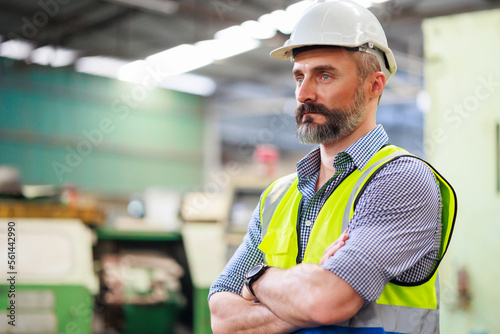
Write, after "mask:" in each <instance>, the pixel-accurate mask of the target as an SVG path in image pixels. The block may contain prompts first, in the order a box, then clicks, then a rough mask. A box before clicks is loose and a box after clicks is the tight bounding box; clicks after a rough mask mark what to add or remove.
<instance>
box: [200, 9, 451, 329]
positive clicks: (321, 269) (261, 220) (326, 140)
mask: <svg viewBox="0 0 500 334" xmlns="http://www.w3.org/2000/svg"><path fill="white" fill-rule="evenodd" d="M271 55H272V56H273V57H275V58H278V59H285V58H288V57H292V60H293V76H294V78H295V81H296V99H297V102H298V108H297V111H296V120H297V136H298V138H299V139H300V140H301V141H302V142H304V143H309V144H311V143H317V144H320V145H319V147H318V148H317V149H315V150H313V151H312V152H311V153H309V154H308V155H307V156H306V157H304V158H303V159H302V160H301V161H300V162H299V163H298V164H297V174H293V175H290V176H287V177H284V178H280V179H278V180H277V181H275V182H274V183H273V184H271V185H270V186H269V188H268V189H266V191H264V193H263V194H262V196H261V201H260V203H259V205H258V206H257V208H256V210H255V211H254V214H253V217H252V220H251V221H250V224H249V227H248V233H247V234H246V236H245V238H244V241H243V243H242V245H241V246H240V247H239V248H238V250H237V251H236V253H235V255H234V256H233V258H232V259H231V260H230V262H229V263H228V264H227V266H226V268H225V269H224V271H223V273H222V274H221V276H220V277H219V278H218V280H217V281H216V282H214V284H213V285H212V287H211V291H210V297H209V298H210V299H209V305H210V310H211V315H212V329H213V331H214V333H290V332H298V333H437V332H439V324H438V297H437V296H438V292H437V280H436V275H437V274H436V270H437V266H438V264H439V262H440V260H441V258H442V257H443V255H444V253H445V251H446V248H447V244H448V242H449V238H450V236H451V231H452V227H453V223H454V217H455V211H456V210H455V208H456V205H455V195H454V192H453V190H452V189H451V187H450V186H449V185H448V183H447V182H446V181H445V180H444V179H443V178H442V177H441V176H440V175H439V174H438V173H437V172H436V171H435V170H434V169H433V168H432V167H430V166H429V165H428V164H426V163H425V162H423V161H422V160H420V159H418V158H416V157H414V156H411V155H409V154H408V153H407V152H406V151H404V150H402V149H400V148H397V147H395V146H392V145H387V142H388V138H387V135H386V133H385V131H384V130H383V128H382V126H380V125H378V126H377V125H376V121H375V113H376V109H377V105H378V101H379V99H380V96H381V94H382V92H383V89H384V87H385V83H386V80H387V79H388V78H389V76H390V75H392V74H394V72H395V71H396V63H395V60H394V56H393V54H392V52H391V50H390V49H389V48H388V46H387V41H386V38H385V34H384V32H383V30H382V27H381V26H380V24H379V22H378V21H377V19H376V18H375V17H374V16H373V14H371V13H370V12H369V11H368V10H367V9H365V8H364V7H361V6H359V5H357V4H355V3H353V2H350V1H332V2H327V3H320V4H317V5H315V6H313V7H311V8H310V9H309V10H308V11H306V13H304V15H303V17H302V18H301V20H300V21H299V22H298V24H297V26H296V27H295V30H294V32H293V34H292V36H291V37H290V39H289V40H288V41H287V42H286V43H285V46H284V47H282V48H280V49H277V50H275V51H273V52H272V53H271ZM342 231H344V233H342ZM263 263H266V265H264V264H263Z"/></svg>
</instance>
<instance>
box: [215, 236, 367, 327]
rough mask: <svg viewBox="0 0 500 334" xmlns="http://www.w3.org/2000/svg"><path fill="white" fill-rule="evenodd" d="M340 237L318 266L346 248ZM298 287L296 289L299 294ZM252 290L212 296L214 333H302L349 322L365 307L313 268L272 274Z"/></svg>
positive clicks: (306, 266) (339, 282)
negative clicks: (305, 329)
mask: <svg viewBox="0 0 500 334" xmlns="http://www.w3.org/2000/svg"><path fill="white" fill-rule="evenodd" d="M346 239H347V233H344V234H342V235H341V236H340V238H339V239H338V240H337V241H335V242H334V243H333V244H332V245H331V246H330V247H328V248H327V249H326V250H325V255H324V256H323V258H322V260H321V262H320V264H322V263H323V262H324V261H325V260H326V259H327V258H328V257H330V256H332V255H333V254H335V252H336V251H337V250H338V249H339V248H340V247H342V246H343V245H344V242H345V240H346ZM298 287H299V288H298ZM252 288H253V290H254V292H255V294H256V296H257V297H258V298H259V300H260V303H254V302H252V301H251V300H252V299H254V297H253V296H252V295H251V294H250V293H249V291H248V290H247V289H246V288H245V287H244V288H243V290H242V296H240V295H237V294H234V293H231V292H219V293H215V294H214V295H212V297H211V298H210V302H209V306H210V311H211V315H212V330H213V332H214V333H290V332H293V331H295V330H298V329H300V328H304V327H316V326H320V325H328V324H334V323H337V322H340V321H343V320H347V319H349V318H351V317H352V316H353V315H354V314H356V312H357V311H358V310H359V309H360V308H361V306H362V305H363V303H364V300H363V298H361V297H360V296H359V295H358V293H357V292H356V291H354V289H352V288H351V286H350V285H349V284H347V283H346V282H345V281H344V280H342V279H341V278H339V277H337V276H336V275H334V274H332V273H331V272H330V271H328V270H325V269H323V268H321V267H320V266H318V265H313V264H300V265H298V266H295V267H293V268H290V269H278V268H271V269H269V270H267V271H266V273H265V274H264V275H263V276H262V277H261V278H260V279H259V280H257V281H256V282H255V283H254V284H253V285H252Z"/></svg>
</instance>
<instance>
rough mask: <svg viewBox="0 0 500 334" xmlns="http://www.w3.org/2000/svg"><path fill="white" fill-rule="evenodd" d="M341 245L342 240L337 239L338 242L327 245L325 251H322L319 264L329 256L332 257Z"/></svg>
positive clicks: (342, 243)
mask: <svg viewBox="0 0 500 334" xmlns="http://www.w3.org/2000/svg"><path fill="white" fill-rule="evenodd" d="M342 246H344V242H343V241H339V242H336V244H335V245H333V244H332V245H331V246H329V247H328V248H327V249H326V250H325V252H324V253H323V256H322V257H321V259H320V261H319V265H322V264H323V263H325V262H326V260H328V259H329V258H330V257H332V256H333V255H335V253H337V251H338V250H339V249H340V248H342Z"/></svg>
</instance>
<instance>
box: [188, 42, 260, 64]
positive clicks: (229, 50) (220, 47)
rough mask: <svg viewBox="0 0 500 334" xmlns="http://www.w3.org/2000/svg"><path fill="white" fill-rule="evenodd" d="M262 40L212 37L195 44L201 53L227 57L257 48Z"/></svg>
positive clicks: (220, 57)
mask: <svg viewBox="0 0 500 334" xmlns="http://www.w3.org/2000/svg"><path fill="white" fill-rule="evenodd" d="M259 45H260V41H259V40H257V39H255V38H250V37H242V38H239V39H211V40H207V41H200V42H198V43H196V44H195V46H196V48H198V50H199V53H200V54H203V55H205V56H207V57H210V58H212V59H218V60H220V59H226V58H229V57H233V56H236V55H238V54H240V53H244V52H247V51H250V50H252V49H255V48H257V47H258V46H259Z"/></svg>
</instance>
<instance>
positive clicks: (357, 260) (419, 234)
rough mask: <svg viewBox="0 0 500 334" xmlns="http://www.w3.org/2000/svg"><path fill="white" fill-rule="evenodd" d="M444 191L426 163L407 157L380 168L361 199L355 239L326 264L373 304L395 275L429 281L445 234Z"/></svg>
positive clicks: (355, 219)
mask: <svg viewBox="0 0 500 334" xmlns="http://www.w3.org/2000/svg"><path fill="white" fill-rule="evenodd" d="M440 219H441V195H440V191H439V186H438V184H437V181H436V178H435V176H434V173H433V172H432V171H431V169H430V168H429V167H428V166H427V165H426V164H425V163H424V162H422V161H420V160H418V159H415V158H410V157H403V158H399V159H397V160H395V161H393V162H390V163H388V164H387V165H386V166H385V167H384V168H383V169H382V170H381V171H379V172H378V173H377V174H376V176H375V177H374V178H373V180H372V181H371V182H370V184H369V185H368V186H367V187H366V189H365V191H364V193H363V194H362V196H361V197H360V199H359V202H358V204H357V206H356V210H355V213H354V215H353V217H352V220H351V222H350V223H349V239H348V240H347V242H346V244H345V246H344V247H342V248H341V249H340V250H339V251H337V253H336V254H335V255H334V256H333V257H331V258H330V259H329V260H328V261H327V262H326V263H325V264H324V265H323V267H324V268H325V269H328V270H330V271H331V272H332V273H334V274H335V275H337V276H339V277H340V278H342V279H343V280H345V281H346V282H347V283H349V285H351V287H352V288H353V289H354V290H355V291H356V292H358V294H359V295H360V296H361V297H363V298H364V299H365V301H366V302H371V301H374V300H376V299H378V298H379V297H380V295H381V294H382V291H383V289H384V287H385V285H386V284H387V283H388V282H389V281H390V280H392V279H394V278H399V277H403V278H404V279H405V280H407V281H412V280H413V281H417V280H419V279H423V278H424V277H425V276H426V275H428V273H429V272H430V271H431V270H432V269H433V266H434V263H435V258H436V256H437V253H438V250H439V244H440V238H441V223H440Z"/></svg>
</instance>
